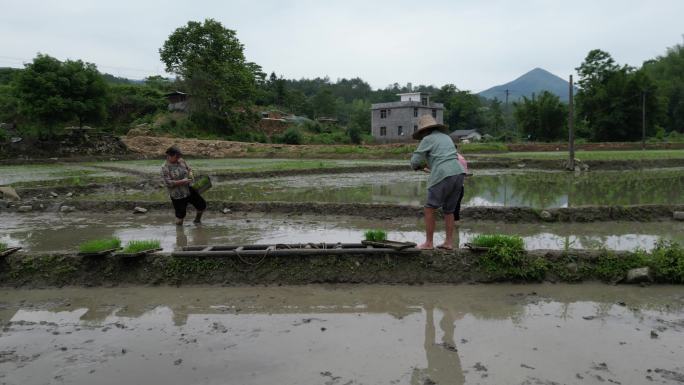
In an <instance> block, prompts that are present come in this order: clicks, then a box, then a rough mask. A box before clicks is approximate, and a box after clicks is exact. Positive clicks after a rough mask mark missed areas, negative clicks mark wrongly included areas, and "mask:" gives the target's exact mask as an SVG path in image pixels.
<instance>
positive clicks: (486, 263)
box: [472, 234, 548, 281]
mask: <svg viewBox="0 0 684 385" xmlns="http://www.w3.org/2000/svg"><path fill="white" fill-rule="evenodd" d="M472 244H473V245H475V246H479V247H487V248H489V250H488V251H487V253H486V254H485V255H483V256H481V257H480V258H479V260H478V263H479V264H480V266H481V267H482V268H483V269H484V271H486V272H487V273H488V274H489V275H490V276H491V277H492V278H494V279H513V280H537V281H540V280H542V279H544V276H545V275H546V271H547V269H548V263H547V261H546V260H545V259H543V258H530V257H528V256H527V254H526V253H525V242H524V241H523V239H522V238H521V237H519V236H515V235H502V234H482V235H478V236H476V237H475V238H474V239H473V240H472Z"/></svg>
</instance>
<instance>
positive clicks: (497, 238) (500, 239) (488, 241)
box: [471, 234, 525, 251]
mask: <svg viewBox="0 0 684 385" xmlns="http://www.w3.org/2000/svg"><path fill="white" fill-rule="evenodd" d="M471 243H472V244H473V245H475V246H479V247H490V248H491V247H498V246H506V247H508V248H510V249H512V250H520V251H524V250H525V243H524V242H523V239H522V238H521V237H518V236H514V235H502V234H480V235H478V236H476V237H475V238H473V240H472V241H471Z"/></svg>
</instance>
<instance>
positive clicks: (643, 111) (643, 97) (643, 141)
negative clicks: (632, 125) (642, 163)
mask: <svg viewBox="0 0 684 385" xmlns="http://www.w3.org/2000/svg"><path fill="white" fill-rule="evenodd" d="M641 149H642V150H646V91H641Z"/></svg>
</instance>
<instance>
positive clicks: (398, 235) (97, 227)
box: [0, 212, 684, 252]
mask: <svg viewBox="0 0 684 385" xmlns="http://www.w3.org/2000/svg"><path fill="white" fill-rule="evenodd" d="M0 215H1V216H0V219H1V220H0V242H4V243H8V244H9V245H10V246H22V247H24V248H26V249H27V250H29V251H34V252H42V251H55V250H75V249H76V248H77V246H78V244H79V243H81V242H84V241H87V240H91V239H95V238H104V237H110V236H117V237H119V238H121V239H122V241H123V242H124V243H126V242H127V241H129V240H133V239H159V240H160V241H161V243H162V247H163V248H164V249H165V250H166V251H171V250H173V249H174V248H176V247H178V246H186V245H205V244H213V245H218V244H254V243H268V244H271V243H306V242H330V243H334V242H349V243H352V242H358V241H360V240H361V239H362V238H363V233H364V231H366V230H368V229H373V228H381V229H385V230H387V231H388V236H389V238H390V239H395V240H401V241H412V242H417V243H418V242H422V240H423V237H424V235H423V234H424V231H425V230H424V226H423V222H422V220H421V219H409V218H402V219H401V220H367V219H363V218H359V217H343V216H308V215H275V214H264V213H256V214H249V215H248V214H246V213H232V214H229V215H223V214H218V213H207V215H206V216H205V221H204V223H203V224H202V225H201V226H195V225H191V224H187V225H185V226H182V227H177V226H174V225H173V224H172V223H171V222H172V213H171V212H169V213H148V214H146V215H144V216H140V215H134V214H124V213H116V214H115V213H110V214H106V215H83V214H82V213H69V214H58V213H48V214H29V215H19V214H7V213H5V214H0ZM439 231H442V230H441V224H440V225H439V227H438V234H437V239H438V240H441V239H442V238H441V237H443V234H440V233H439ZM483 233H500V234H511V235H520V236H522V237H523V239H524V241H525V246H526V247H527V248H528V249H565V248H577V249H579V248H585V249H596V248H599V247H606V248H608V249H613V250H634V249H636V248H641V249H647V250H648V249H651V248H652V247H653V245H654V243H655V242H656V240H658V239H659V238H662V239H667V240H673V241H677V242H679V243H681V244H684V223H682V222H662V223H659V222H654V223H632V222H601V223H589V224H583V223H573V224H564V223H551V224H537V223H535V224H510V223H499V222H486V221H473V222H470V221H464V222H463V223H462V225H461V226H460V227H459V228H458V243H459V244H460V245H463V244H464V243H466V242H469V241H470V240H471V239H472V238H473V237H474V236H475V235H478V234H483Z"/></svg>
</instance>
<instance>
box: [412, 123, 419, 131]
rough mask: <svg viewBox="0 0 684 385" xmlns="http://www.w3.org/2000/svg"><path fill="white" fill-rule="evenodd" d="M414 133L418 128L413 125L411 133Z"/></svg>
mask: <svg viewBox="0 0 684 385" xmlns="http://www.w3.org/2000/svg"><path fill="white" fill-rule="evenodd" d="M416 131H418V126H416V125H415V124H414V125H413V132H416Z"/></svg>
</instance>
